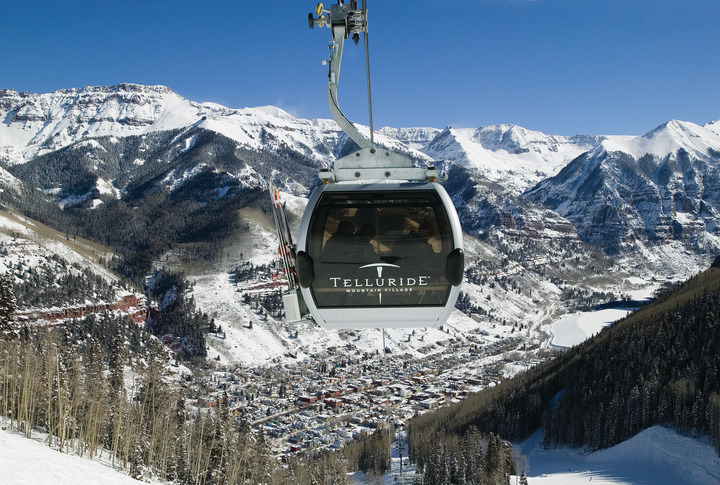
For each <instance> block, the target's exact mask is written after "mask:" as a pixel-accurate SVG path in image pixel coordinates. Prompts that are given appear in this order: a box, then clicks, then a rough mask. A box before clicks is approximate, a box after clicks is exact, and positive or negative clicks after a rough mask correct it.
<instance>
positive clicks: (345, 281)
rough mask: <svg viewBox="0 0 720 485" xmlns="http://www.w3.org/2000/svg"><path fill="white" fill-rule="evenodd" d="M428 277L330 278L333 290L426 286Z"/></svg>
mask: <svg viewBox="0 0 720 485" xmlns="http://www.w3.org/2000/svg"><path fill="white" fill-rule="evenodd" d="M429 278H430V276H417V277H414V278H342V277H339V276H336V277H331V278H330V282H331V284H332V287H333V288H391V287H398V286H427V285H428V279H429Z"/></svg>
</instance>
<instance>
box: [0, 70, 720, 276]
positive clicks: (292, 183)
mask: <svg viewBox="0 0 720 485" xmlns="http://www.w3.org/2000/svg"><path fill="white" fill-rule="evenodd" d="M0 120H2V123H0V170H2V172H0V175H2V176H0V184H1V185H2V187H4V188H6V189H7V190H8V191H7V193H6V194H5V195H6V196H7V197H10V196H9V194H11V193H13V194H14V193H20V192H23V193H26V194H27V193H33V192H28V191H27V189H23V188H22V187H31V188H33V189H41V190H42V192H43V193H44V194H45V197H46V198H50V199H51V200H54V202H55V203H56V204H57V205H59V206H60V207H63V208H64V209H65V210H66V212H67V211H68V210H70V209H72V210H73V211H76V213H77V214H80V212H77V211H83V210H94V211H96V212H97V214H96V215H95V216H93V217H94V218H96V219H101V220H102V218H103V214H105V216H104V217H105V218H106V220H109V221H116V220H118V218H120V220H122V221H124V220H125V216H124V215H123V214H126V212H123V211H120V210H119V209H118V208H117V204H116V205H115V206H113V208H112V210H114V211H115V212H112V210H111V209H108V206H109V205H112V202H113V201H122V202H123V203H124V204H126V205H127V207H130V208H133V210H136V211H137V210H138V209H140V210H141V212H142V214H143V217H151V219H142V220H143V221H146V222H144V223H143V224H144V226H143V227H144V228H145V229H143V230H153V231H157V228H158V227H164V226H167V220H168V215H170V216H172V217H175V218H177V217H176V216H177V215H178V214H177V212H183V214H182V217H183V218H184V220H185V221H184V222H183V223H182V224H178V228H177V230H176V232H177V233H178V234H180V233H182V234H183V235H182V237H180V236H177V237H176V239H175V240H174V242H175V243H187V242H191V241H192V242H197V241H201V240H208V238H210V239H213V240H216V241H217V240H218V238H226V237H227V236H228V234H230V233H231V232H232V231H233V230H235V229H233V227H231V226H230V225H228V222H229V221H230V220H231V219H233V218H234V217H235V216H233V215H232V214H233V212H232V211H236V210H238V209H240V208H243V207H262V205H263V203H264V202H263V201H264V200H265V198H264V195H263V191H264V190H265V184H266V182H265V180H267V179H273V182H274V183H275V184H276V185H278V186H279V187H281V188H282V189H283V190H284V191H285V192H286V193H288V194H289V195H294V196H299V197H300V198H301V199H299V200H302V198H304V197H306V196H307V194H308V193H309V191H310V189H311V188H312V186H313V185H315V184H317V183H318V182H317V178H316V173H317V170H318V168H319V167H321V166H322V165H325V164H328V163H331V162H332V161H333V160H334V159H335V158H336V157H337V156H338V155H342V154H344V153H347V152H348V151H350V150H352V147H353V143H352V142H351V141H349V139H348V138H347V137H346V136H345V135H344V134H343V133H342V132H341V131H340V130H339V128H338V127H337V125H336V124H335V123H334V122H333V121H332V120H328V119H319V120H317V119H316V120H304V119H299V118H296V117H293V116H292V115H290V114H289V113H287V112H285V111H283V110H281V109H279V108H275V107H272V106H265V107H259V108H242V109H231V108H226V107H223V106H220V105H217V104H212V103H203V104H200V103H195V102H193V101H190V100H187V99H184V98H182V97H181V96H178V95H177V94H176V93H174V92H173V91H172V90H170V89H169V88H167V87H163V86H141V85H135V84H122V85H117V86H110V87H87V88H82V89H67V90H61V91H56V92H53V93H46V94H32V93H18V92H16V91H12V90H4V91H0ZM359 129H360V130H361V131H363V130H365V131H366V130H367V128H366V127H362V126H361V127H359ZM375 135H376V136H375V139H376V141H377V143H379V144H381V145H384V146H387V147H390V148H392V149H393V150H397V151H401V152H403V153H406V154H408V155H409V156H411V157H412V158H414V159H415V160H416V161H417V162H418V163H421V164H426V163H427V164H429V163H434V164H437V165H438V166H440V167H441V168H443V169H444V170H446V171H447V172H448V173H449V175H450V177H449V180H448V181H447V182H446V184H445V186H446V188H447V190H448V192H449V193H450V195H451V197H452V198H453V201H454V202H455V204H456V207H457V209H458V212H459V215H460V218H461V222H462V224H463V227H464V229H465V230H466V232H467V233H468V234H470V235H473V236H478V237H480V238H481V240H482V241H484V243H485V242H487V241H491V242H490V243H489V244H490V245H494V247H493V248H492V249H488V251H489V252H494V251H500V252H502V253H503V254H505V255H506V257H509V258H510V259H511V260H513V261H518V262H519V263H520V264H522V265H523V266H524V267H527V263H526V262H527V261H531V260H538V259H543V257H544V255H545V253H547V252H553V254H555V256H554V257H551V258H550V260H557V261H560V259H554V258H559V254H561V253H562V251H561V250H560V249H558V248H559V247H560V245H561V244H562V245H570V246H573V247H574V248H575V249H573V251H576V252H579V254H582V255H585V254H588V253H590V252H592V251H599V252H603V251H604V252H605V255H606V256H605V257H607V256H608V255H609V256H610V258H611V259H612V260H614V261H615V262H619V261H620V260H621V259H622V258H629V260H630V261H633V263H631V266H646V263H648V262H651V263H652V264H651V266H652V267H653V268H662V269H663V270H664V269H667V268H679V267H681V268H682V273H683V274H686V272H690V273H692V272H694V271H696V270H697V269H698V268H701V267H704V266H705V264H706V263H705V262H706V261H709V260H711V255H714V253H716V252H717V251H718V250H720V249H719V248H720V242H718V241H719V240H718V231H719V230H720V229H718V222H720V221H718V218H719V217H720V208H719V205H720V204H719V202H718V193H719V192H720V189H719V188H718V183H717V180H718V154H719V153H720V124H719V123H713V124H708V125H706V126H698V125H695V124H692V123H686V122H680V121H671V122H668V123H667V124H665V125H662V126H660V127H658V128H656V129H654V130H652V131H650V132H649V133H647V134H645V135H641V136H584V135H576V136H572V137H565V136H554V135H547V134H544V133H540V132H537V131H531V130H527V129H524V128H522V127H519V126H515V125H495V126H485V127H480V128H478V129H464V128H450V127H448V128H445V129H442V130H441V129H437V128H432V127H424V128H391V127H386V128H382V129H380V130H378V131H377V133H376V134H375ZM23 184H26V185H23ZM161 194H162V197H160V195H161ZM13 197H15V198H14V199H12V200H13V201H14V203H15V204H20V205H22V204H25V206H28V205H29V206H32V204H34V203H35V202H33V200H35V199H34V198H35V197H36V195H33V197H27V196H23V195H17V196H13ZM300 205H301V204H299V205H298V206H300ZM103 210H105V212H103ZM298 210H301V209H300V207H299V208H298ZM136 214H139V213H138V212H136ZM151 214H152V215H151ZM163 214H164V215H163ZM138 220H141V219H138ZM104 223H105V224H107V222H104ZM135 226H138V224H137V223H135V224H134V225H133V227H128V228H126V229H125V230H128V231H129V230H139V229H138V228H137V227H135ZM222 227H225V228H227V230H225V231H224V232H223V231H222V230H219V229H218V228H222ZM90 230H91V229H89V228H86V231H90ZM173 230H175V229H173ZM165 232H167V230H166V231H165ZM107 237H109V236H107ZM166 237H167V236H166ZM507 237H510V238H512V239H511V241H512V244H511V246H512V247H507V246H508V244H509V242H508V241H510V240H508V239H507ZM668 242H670V243H672V244H670V246H667V245H666V243H668ZM658 245H663V246H662V247H660V246H658ZM501 246H502V247H501ZM571 252H572V251H571ZM520 254H522V258H520V256H519V255H520ZM671 254H675V255H679V254H690V255H691V256H692V257H691V258H690V260H691V261H693V262H692V263H685V262H683V263H681V262H680V261H679V259H680V258H676V257H671V256H670V255H671ZM473 256H474V255H470V258H469V261H470V262H472V261H474V260H475V259H474V258H473ZM567 257H570V258H571V259H572V257H573V256H568V255H567V254H566V255H564V256H563V258H567ZM668 258H670V259H671V262H670V263H668V261H667V260H668ZM477 261H479V262H481V263H482V264H483V265H484V267H485V269H486V270H490V266H492V265H494V264H495V262H492V261H488V260H485V259H482V258H478V259H477ZM624 261H625V262H627V260H624Z"/></svg>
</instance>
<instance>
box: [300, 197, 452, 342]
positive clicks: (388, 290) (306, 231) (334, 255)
mask: <svg viewBox="0 0 720 485" xmlns="http://www.w3.org/2000/svg"><path fill="white" fill-rule="evenodd" d="M296 258H297V259H296V262H297V273H298V279H299V282H300V288H301V292H302V296H303V300H304V302H305V304H306V305H307V308H308V310H309V311H310V314H311V315H312V317H313V319H314V320H315V321H316V322H317V323H318V324H319V325H320V326H322V327H325V328H331V329H339V328H379V327H434V326H436V325H438V324H442V323H443V322H445V320H446V319H447V317H448V315H449V314H450V312H451V311H452V309H453V307H454V306H455V302H456V301H457V298H458V295H459V293H460V283H461V281H462V276H463V249H462V231H461V229H460V222H459V220H458V217H457V214H456V212H455V209H454V207H453V205H452V201H451V200H450V198H449V197H448V195H447V193H446V192H445V190H444V189H443V188H442V186H441V185H439V184H437V183H402V184H332V185H325V186H322V187H320V188H318V189H317V190H316V191H315V192H314V193H313V195H312V197H311V199H310V201H309V203H308V208H307V209H306V211H305V214H304V215H303V218H302V221H301V223H300V234H299V239H298V244H297V253H296Z"/></svg>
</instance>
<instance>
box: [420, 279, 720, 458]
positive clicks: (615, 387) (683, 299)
mask: <svg viewBox="0 0 720 485" xmlns="http://www.w3.org/2000/svg"><path fill="white" fill-rule="evenodd" d="M719 376H720V269H719V268H711V269H710V270H708V271H706V272H704V273H701V274H699V275H697V276H695V277H693V278H691V279H690V280H689V281H687V282H686V283H685V284H683V285H681V286H680V287H679V288H675V289H674V290H672V291H668V292H667V293H665V294H664V295H661V296H659V297H658V298H656V300H654V301H653V302H652V303H651V304H648V305H646V306H645V307H643V308H642V309H641V310H639V311H637V312H635V313H633V314H631V315H629V316H628V317H626V318H625V319H623V320H621V321H619V322H617V323H615V324H614V325H613V326H612V327H610V328H607V329H604V330H603V331H602V332H601V333H600V334H598V335H596V336H594V337H592V338H590V339H589V340H587V341H586V342H584V343H583V344H580V345H578V346H576V347H574V348H572V349H569V350H567V351H566V352H564V353H562V354H560V355H559V356H558V357H556V358H555V359H553V360H551V361H546V362H544V363H542V364H540V365H538V366H536V367H534V368H531V369H529V370H528V371H526V372H523V373H521V374H519V375H517V376H516V377H514V378H513V379H509V380H507V381H504V382H502V383H500V384H498V385H496V386H494V387H491V388H488V389H486V390H484V391H483V392H480V393H477V394H473V395H471V396H469V397H468V398H467V399H466V400H465V401H463V402H461V403H459V404H455V405H452V406H448V407H446V408H442V409H440V410H438V411H437V412H435V413H432V414H428V415H427V417H425V416H422V417H419V418H415V419H416V420H418V421H417V423H423V422H424V420H429V421H431V424H426V423H424V424H422V426H423V428H427V429H429V430H431V431H433V430H436V429H440V430H442V434H443V435H451V436H452V435H457V436H464V435H465V434H467V433H468V432H469V430H471V429H473V428H477V429H479V430H483V431H484V432H489V433H495V434H497V435H500V436H503V437H504V438H506V439H510V440H522V439H525V438H527V437H528V436H529V435H530V434H532V433H533V432H535V431H536V430H537V429H539V428H540V427H542V428H543V432H544V442H545V444H546V445H547V446H571V447H587V448H589V449H592V450H598V449H602V448H607V447H611V446H614V445H616V444H618V443H620V442H622V441H624V440H627V439H628V438H630V437H632V436H634V435H635V434H637V433H639V432H640V431H642V430H643V429H645V428H648V427H650V426H654V425H661V426H672V427H675V428H677V429H679V430H680V431H683V432H689V433H693V434H704V435H706V436H708V437H710V439H711V441H712V443H713V444H714V446H715V447H716V449H718V450H719V451H720V378H719ZM413 422H415V420H413V421H411V423H410V424H411V426H412V425H413ZM428 441H433V442H439V441H440V440H439V439H434V440H428Z"/></svg>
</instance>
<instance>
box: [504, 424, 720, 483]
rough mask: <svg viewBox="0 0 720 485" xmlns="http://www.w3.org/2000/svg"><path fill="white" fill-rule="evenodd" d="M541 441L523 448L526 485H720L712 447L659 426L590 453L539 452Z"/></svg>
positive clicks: (534, 439) (531, 441)
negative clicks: (527, 462)
mask: <svg viewBox="0 0 720 485" xmlns="http://www.w3.org/2000/svg"><path fill="white" fill-rule="evenodd" d="M541 439H542V434H541V432H540V431H539V432H537V433H536V434H535V435H533V437H532V438H530V439H529V440H528V441H527V442H526V443H524V444H523V445H522V446H521V447H522V452H523V454H525V455H526V456H527V457H528V458H529V462H530V470H529V473H528V474H527V476H528V484H529V485H545V484H547V485H579V484H588V483H591V484H592V485H640V484H642V485H700V484H708V485H709V484H718V483H720V458H718V454H717V453H716V452H715V449H714V448H713V447H712V446H711V445H710V444H708V443H707V442H705V441H703V440H698V439H693V438H691V437H688V436H684V435H681V434H679V433H677V432H676V431H674V430H671V429H667V428H662V427H660V426H653V427H652V428H648V429H646V430H645V431H643V432H642V433H640V434H638V435H636V436H634V437H633V438H631V439H629V440H627V441H625V442H623V443H620V444H619V445H617V446H615V447H613V448H610V449H607V450H602V451H597V452H595V453H590V454H583V453H580V452H578V451H575V450H568V449H566V448H561V449H556V450H543V449H542V448H541V447H540V446H539V443H540V441H541ZM511 483H515V482H514V481H511Z"/></svg>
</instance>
